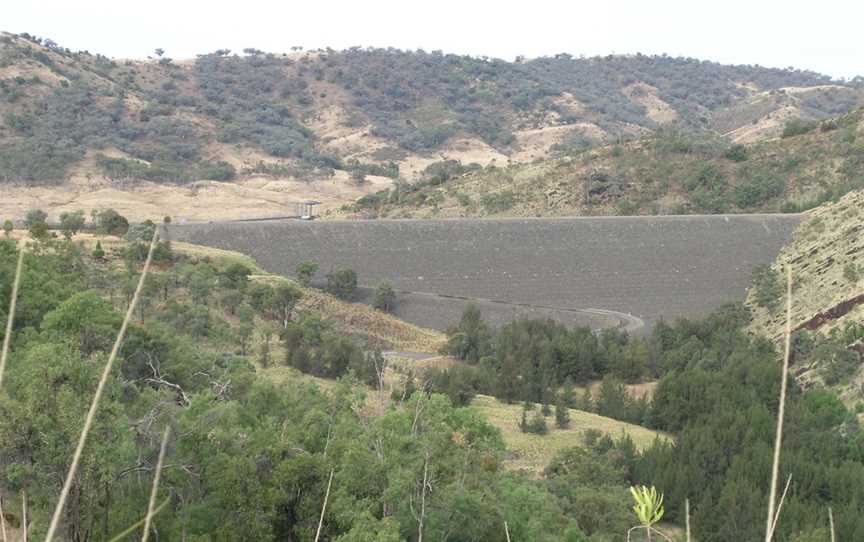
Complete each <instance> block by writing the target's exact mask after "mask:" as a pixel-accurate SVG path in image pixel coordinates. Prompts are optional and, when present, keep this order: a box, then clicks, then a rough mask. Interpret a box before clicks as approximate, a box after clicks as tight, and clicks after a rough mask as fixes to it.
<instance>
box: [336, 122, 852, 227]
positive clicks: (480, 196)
mask: <svg viewBox="0 0 864 542" xmlns="http://www.w3.org/2000/svg"><path fill="white" fill-rule="evenodd" d="M784 126H785V127H784V132H783V137H780V138H775V139H770V140H766V141H760V142H756V143H749V144H736V143H732V142H730V141H729V140H728V139H725V138H719V137H715V136H710V135H702V136H698V135H694V134H692V133H691V134H687V133H685V132H682V131H679V130H671V129H664V130H661V131H658V132H655V133H654V134H652V135H650V136H646V137H644V138H642V139H640V140H636V141H631V142H625V143H621V144H615V145H607V146H604V147H599V148H592V149H566V148H562V149H561V152H560V155H559V156H557V157H552V158H546V159H539V160H536V161H534V162H532V163H524V164H512V165H509V166H505V167H493V166H487V167H485V168H484V167H480V166H478V165H473V166H472V165H466V164H462V163H458V162H454V161H450V162H440V163H438V164H435V165H434V167H432V168H430V169H429V170H427V171H426V172H425V174H424V175H423V176H422V177H421V179H420V180H419V181H418V182H415V183H413V184H406V185H400V186H398V187H396V188H395V189H390V190H387V191H383V192H379V193H377V194H374V195H368V196H365V197H363V198H361V199H360V200H358V201H357V202H356V203H354V204H353V205H349V206H346V207H344V208H343V209H342V210H341V211H340V212H338V213H334V216H349V217H358V216H359V217H388V218H409V217H411V218H428V217H468V216H472V217H485V216H495V217H499V216H571V215H609V214H620V215H632V214H689V213H724V212H778V211H798V210H801V209H806V208H809V207H813V206H815V205H818V204H819V203H821V202H823V201H828V200H831V199H836V198H838V197H839V196H841V195H843V194H845V193H846V192H848V191H849V190H852V189H855V188H861V187H864V177H862V175H861V171H862V164H864V146H862V141H864V110H862V109H857V110H855V111H853V112H851V113H849V114H846V115H843V116H841V117H838V118H835V119H830V120H826V121H822V122H819V123H815V122H812V123H806V122H791V121H790V122H789V123H787V124H785V125H784Z"/></svg>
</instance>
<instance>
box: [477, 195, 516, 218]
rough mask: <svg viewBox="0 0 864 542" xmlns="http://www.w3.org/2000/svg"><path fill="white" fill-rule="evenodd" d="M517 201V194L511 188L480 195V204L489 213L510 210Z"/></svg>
mask: <svg viewBox="0 0 864 542" xmlns="http://www.w3.org/2000/svg"><path fill="white" fill-rule="evenodd" d="M514 203H516V196H515V195H514V194H513V192H512V191H511V190H504V191H502V192H498V193H495V194H486V195H484V196H481V197H480V205H482V206H483V208H484V209H485V211H486V212H487V213H501V212H504V211H507V210H509V209H510V208H511V207H513V204H514Z"/></svg>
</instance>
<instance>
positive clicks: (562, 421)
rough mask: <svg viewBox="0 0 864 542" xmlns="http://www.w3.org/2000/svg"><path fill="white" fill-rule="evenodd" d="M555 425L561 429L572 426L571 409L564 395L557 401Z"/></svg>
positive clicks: (559, 396) (560, 395)
mask: <svg viewBox="0 0 864 542" xmlns="http://www.w3.org/2000/svg"><path fill="white" fill-rule="evenodd" d="M555 425H557V426H558V427H559V428H560V429H566V428H567V427H569V426H570V409H569V408H568V405H567V402H566V400H565V397H564V394H563V393H562V394H559V395H558V397H557V399H556V400H555Z"/></svg>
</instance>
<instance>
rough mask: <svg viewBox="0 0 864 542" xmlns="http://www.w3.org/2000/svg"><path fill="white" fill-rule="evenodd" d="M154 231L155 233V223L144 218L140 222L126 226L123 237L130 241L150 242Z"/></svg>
mask: <svg viewBox="0 0 864 542" xmlns="http://www.w3.org/2000/svg"><path fill="white" fill-rule="evenodd" d="M154 233H156V224H154V223H153V221H152V220H145V221H144V222H141V223H140V224H132V225H131V226H128V229H127V230H126V234H125V239H126V240H127V241H129V242H131V243H150V241H151V240H152V239H153V234H154Z"/></svg>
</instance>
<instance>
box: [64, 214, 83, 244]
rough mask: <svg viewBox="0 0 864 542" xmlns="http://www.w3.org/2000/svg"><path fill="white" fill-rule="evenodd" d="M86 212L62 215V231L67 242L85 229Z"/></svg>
mask: <svg viewBox="0 0 864 542" xmlns="http://www.w3.org/2000/svg"><path fill="white" fill-rule="evenodd" d="M84 222H85V219H84V211H75V212H72V213H61V214H60V231H62V232H63V237H65V238H66V240H67V241H69V240H71V239H72V236H73V235H75V234H76V233H78V232H79V231H80V230H81V229H82V228H83V227H84Z"/></svg>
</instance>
